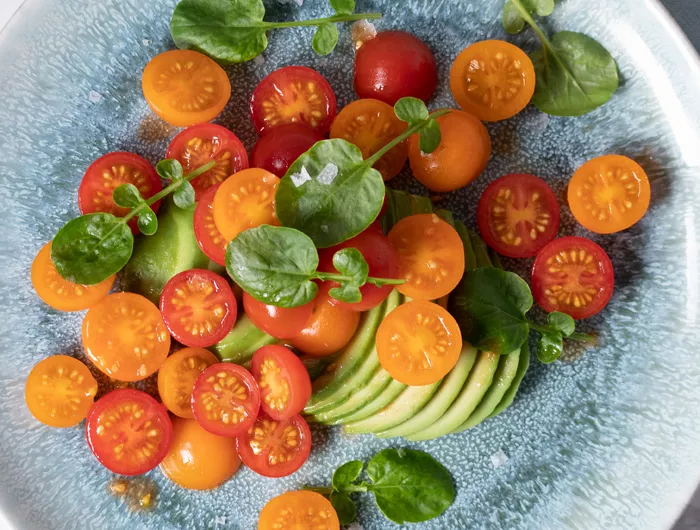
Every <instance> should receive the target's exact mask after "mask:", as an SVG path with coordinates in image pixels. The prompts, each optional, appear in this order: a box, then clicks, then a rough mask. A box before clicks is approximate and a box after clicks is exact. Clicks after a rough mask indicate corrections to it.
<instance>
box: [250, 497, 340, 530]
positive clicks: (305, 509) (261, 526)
mask: <svg viewBox="0 0 700 530" xmlns="http://www.w3.org/2000/svg"><path fill="white" fill-rule="evenodd" d="M282 528H293V529H298V530H312V529H313V530H340V522H339V520H338V514H337V513H336V511H335V509H334V508H333V505H332V504H331V502H330V501H329V500H328V499H326V498H325V497H324V496H323V495H321V494H320V493H316V492H315V491H308V490H302V491H289V492H287V493H283V494H282V495H278V496H277V497H275V498H274V499H272V500H270V502H268V503H267V504H266V505H265V507H264V508H263V509H262V511H261V512H260V518H259V519H258V530H279V529H282Z"/></svg>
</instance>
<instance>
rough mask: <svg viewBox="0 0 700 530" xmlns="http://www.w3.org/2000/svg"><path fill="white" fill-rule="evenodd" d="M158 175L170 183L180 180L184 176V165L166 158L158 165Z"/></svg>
mask: <svg viewBox="0 0 700 530" xmlns="http://www.w3.org/2000/svg"><path fill="white" fill-rule="evenodd" d="M156 173H158V175H159V176H160V177H161V178H164V179H165V180H170V181H176V180H180V179H181V178H182V177H183V175H184V173H183V170H182V164H180V162H179V161H178V160H175V159H174V158H166V159H165V160H161V161H160V162H158V163H157V164H156Z"/></svg>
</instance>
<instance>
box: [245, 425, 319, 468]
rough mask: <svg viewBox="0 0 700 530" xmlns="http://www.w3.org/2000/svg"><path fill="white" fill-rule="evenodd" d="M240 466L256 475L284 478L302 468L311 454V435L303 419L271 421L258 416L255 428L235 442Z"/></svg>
mask: <svg viewBox="0 0 700 530" xmlns="http://www.w3.org/2000/svg"><path fill="white" fill-rule="evenodd" d="M236 449H237V450H238V456H240V457H241V460H242V461H243V464H245V465H246V466H248V467H249V468H250V469H252V470H253V471H255V472H256V473H257V474H258V475H262V476H264V477H271V478H279V477H286V476H287V475H291V474H292V473H294V472H295V471H297V470H298V469H299V468H300V467H301V466H303V465H304V462H306V459H307V458H308V457H309V453H310V452H311V431H310V430H309V426H308V425H307V424H306V421H304V418H302V417H301V416H299V415H298V414H297V415H296V416H292V417H291V418H289V419H287V420H281V421H277V420H273V419H272V418H270V417H269V416H268V415H267V414H265V413H264V412H261V413H260V415H259V416H258V419H257V420H256V422H255V424H254V425H253V426H252V427H250V428H249V429H248V430H247V431H246V432H245V433H244V434H241V435H240V436H238V437H237V438H236Z"/></svg>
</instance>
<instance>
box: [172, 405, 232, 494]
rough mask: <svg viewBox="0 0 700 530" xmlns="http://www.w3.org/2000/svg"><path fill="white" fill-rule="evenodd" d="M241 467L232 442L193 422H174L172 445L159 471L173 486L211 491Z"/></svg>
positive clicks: (230, 439)
mask: <svg viewBox="0 0 700 530" xmlns="http://www.w3.org/2000/svg"><path fill="white" fill-rule="evenodd" d="M240 467H241V459H240V458H238V453H236V440H235V439H233V438H226V437H224V436H216V435H214V434H211V433H210V432H208V431H207V430H206V429H203V428H202V426H201V425H199V423H197V422H196V421H195V420H193V419H185V418H173V441H172V444H171V446H170V450H169V451H168V454H167V455H166V456H165V458H164V459H163V461H162V462H161V463H160V470H161V471H162V472H163V474H164V475H165V476H166V477H168V478H169V479H170V480H172V481H173V482H174V483H175V484H177V485H178V486H181V487H183V488H187V489H192V490H210V489H214V488H217V487H219V486H221V485H222V484H223V483H224V482H226V481H227V480H229V479H230V478H231V477H233V476H234V475H235V474H236V472H238V469H239V468H240Z"/></svg>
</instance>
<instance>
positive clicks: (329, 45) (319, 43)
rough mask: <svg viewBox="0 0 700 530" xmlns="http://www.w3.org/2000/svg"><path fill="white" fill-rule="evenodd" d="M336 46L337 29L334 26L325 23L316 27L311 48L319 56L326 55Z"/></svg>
mask: <svg viewBox="0 0 700 530" xmlns="http://www.w3.org/2000/svg"><path fill="white" fill-rule="evenodd" d="M336 44H338V28H337V27H336V26H335V24H331V23H329V22H326V23H324V24H321V25H319V26H318V29H317V30H316V33H314V38H313V40H312V41H311V46H312V47H313V49H314V51H315V52H316V53H317V54H319V55H328V54H329V53H331V52H332V51H333V49H334V48H335V46H336Z"/></svg>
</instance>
